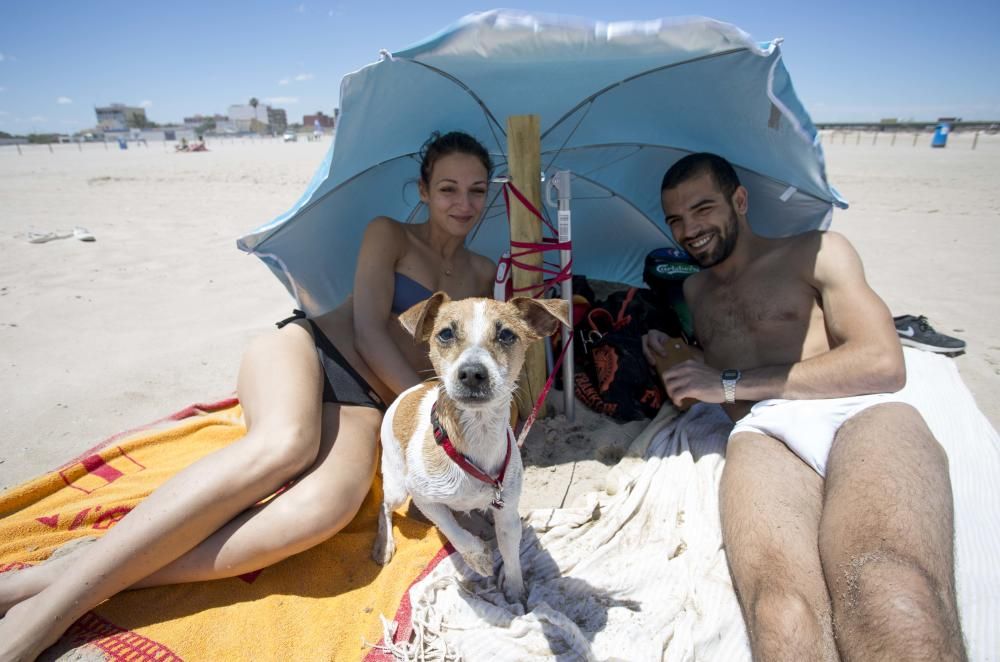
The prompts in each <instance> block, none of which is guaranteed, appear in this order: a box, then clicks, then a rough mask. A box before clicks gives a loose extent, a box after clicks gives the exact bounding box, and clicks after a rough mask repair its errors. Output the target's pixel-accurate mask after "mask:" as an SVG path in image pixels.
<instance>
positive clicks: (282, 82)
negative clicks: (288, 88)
mask: <svg viewBox="0 0 1000 662" xmlns="http://www.w3.org/2000/svg"><path fill="white" fill-rule="evenodd" d="M278 85H288V79H287V78H282V79H281V80H279V81H278Z"/></svg>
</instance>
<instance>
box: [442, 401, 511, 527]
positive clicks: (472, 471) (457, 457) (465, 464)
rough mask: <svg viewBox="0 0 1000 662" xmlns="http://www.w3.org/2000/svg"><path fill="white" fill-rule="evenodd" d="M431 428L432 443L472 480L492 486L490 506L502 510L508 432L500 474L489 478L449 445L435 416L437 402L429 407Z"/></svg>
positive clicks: (508, 457)
mask: <svg viewBox="0 0 1000 662" xmlns="http://www.w3.org/2000/svg"><path fill="white" fill-rule="evenodd" d="M431 426H432V427H433V428H434V441H436V442H437V444H438V446H440V447H441V449H442V450H444V452H445V453H446V454H447V455H448V457H450V458H451V459H452V461H453V462H454V463H455V464H457V465H458V466H459V467H461V468H462V470H463V471H465V473H467V474H469V475H470V476H472V477H473V478H476V479H478V480H481V481H483V482H484V483H486V484H487V485H492V486H493V501H492V502H491V505H492V506H493V507H494V508H498V509H499V508H503V477H504V475H505V474H506V473H507V465H508V464H509V463H510V454H511V447H512V446H513V444H512V443H511V442H512V439H511V433H510V430H509V429H508V430H507V455H506V456H505V457H504V459H503V466H501V467H500V473H499V474H497V477H496V478H491V477H490V475H489V474H488V473H486V472H485V471H483V470H482V469H480V468H479V467H477V466H476V465H475V463H473V461H472V460H470V459H469V458H467V457H465V455H463V454H462V453H459V452H458V451H457V450H456V449H455V446H454V445H453V444H452V443H451V439H450V438H449V437H448V433H447V432H445V430H444V427H442V425H441V421H440V420H438V415H437V402H435V403H434V404H433V405H431Z"/></svg>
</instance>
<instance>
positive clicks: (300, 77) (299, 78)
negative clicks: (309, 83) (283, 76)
mask: <svg viewBox="0 0 1000 662" xmlns="http://www.w3.org/2000/svg"><path fill="white" fill-rule="evenodd" d="M312 79H313V75H312V74H299V75H298V76H296V77H295V80H296V81H298V82H300V83H301V82H302V81H304V80H312Z"/></svg>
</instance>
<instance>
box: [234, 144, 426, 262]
mask: <svg viewBox="0 0 1000 662" xmlns="http://www.w3.org/2000/svg"><path fill="white" fill-rule="evenodd" d="M414 156H416V154H415V153H413V152H411V153H409V154H400V155H399V156H394V157H392V158H391V159H386V160H385V161H379V162H378V163H375V164H372V165H370V166H368V167H367V168H365V169H364V170H362V171H361V172H358V173H355V174H353V175H351V176H350V177H348V178H347V179H345V180H344V181H342V182H340V183H339V184H337V185H336V186H334V187H333V188H331V189H330V190H329V191H326V192H325V193H323V195H321V196H319V197H317V198H313V199H311V200H310V201H309V202H308V203H307V204H305V205H302V206H301V207H299V208H298V209H296V210H295V211H294V212H292V213H294V215H296V216H298V215H299V214H302V213H304V212H307V211H309V210H310V209H312V208H313V207H315V206H316V205H318V204H319V203H321V202H322V201H323V200H325V199H326V198H327V197H329V196H331V195H333V194H334V193H336V192H337V191H339V190H340V189H342V188H343V187H345V186H347V185H348V184H350V183H351V182H353V181H354V180H355V179H357V178H358V177H363V176H364V175H366V174H367V173H369V172H371V171H372V170H374V169H375V168H378V167H380V166H383V165H385V164H386V163H392V162H393V161H398V160H399V159H412V158H413V157H414ZM327 177H329V175H327ZM323 181H326V180H325V179H324V180H323ZM292 213H289V218H291V214H292ZM286 221H287V219H286ZM287 227H288V223H287V222H284V223H282V224H281V225H279V226H278V227H276V228H274V230H273V231H272V232H271V233H270V234H269V235H267V236H266V237H264V238H263V239H261V240H260V242H259V243H258V244H257V245H256V246H255V247H254V249H253V251H252V252H254V253H256V252H257V251H258V249H260V248H261V247H262V246H264V244H266V243H267V242H269V241H271V239H273V238H274V237H276V236H278V235H279V234H281V233H282V231H284V230H285V229H286V228H287Z"/></svg>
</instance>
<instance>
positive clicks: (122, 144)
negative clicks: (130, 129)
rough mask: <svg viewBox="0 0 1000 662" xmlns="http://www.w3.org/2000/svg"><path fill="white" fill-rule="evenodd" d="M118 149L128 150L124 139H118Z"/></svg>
mask: <svg viewBox="0 0 1000 662" xmlns="http://www.w3.org/2000/svg"><path fill="white" fill-rule="evenodd" d="M118 149H128V143H127V142H125V139H124V138H119V139H118Z"/></svg>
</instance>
